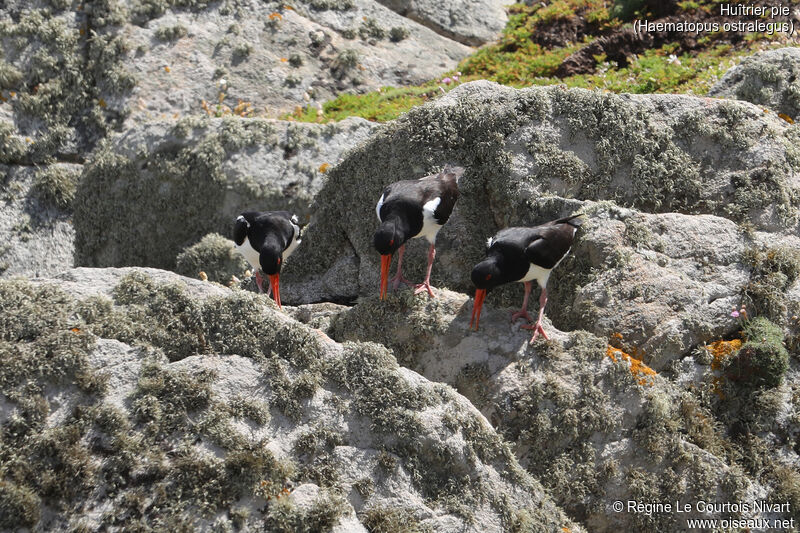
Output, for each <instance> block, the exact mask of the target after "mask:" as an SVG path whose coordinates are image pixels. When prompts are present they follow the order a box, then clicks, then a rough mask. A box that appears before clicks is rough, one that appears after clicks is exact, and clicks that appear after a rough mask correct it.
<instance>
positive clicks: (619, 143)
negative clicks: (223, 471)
mask: <svg viewBox="0 0 800 533" xmlns="http://www.w3.org/2000/svg"><path fill="white" fill-rule="evenodd" d="M447 162H453V163H456V164H460V165H462V166H464V167H465V168H466V169H467V171H466V172H465V174H464V176H463V177H462V178H461V181H460V185H459V186H460V189H461V197H460V199H459V201H458V203H457V205H456V207H455V210H454V213H453V216H452V217H451V218H450V220H449V221H448V223H447V225H446V226H445V227H444V228H443V229H442V230H441V232H440V233H439V236H438V238H437V257H436V263H435V265H434V269H433V281H434V284H438V285H443V286H447V287H449V288H452V289H456V290H460V291H468V290H470V289H471V288H472V284H471V281H470V280H469V273H470V271H471V269H472V267H473V266H474V265H475V264H476V263H477V262H478V261H479V260H480V258H481V257H482V255H483V253H484V246H483V244H484V243H485V242H486V239H487V238H488V237H489V236H491V235H493V234H494V233H495V232H496V231H498V230H499V229H501V228H504V227H508V226H515V225H534V224H539V223H542V222H545V221H547V220H552V219H555V218H558V217H560V216H565V215H568V214H571V213H573V212H576V211H578V210H579V209H581V207H582V206H583V204H582V203H581V201H584V200H592V201H598V200H607V201H613V202H615V203H616V204H618V205H621V206H627V207H631V208H635V209H636V210H638V211H640V212H643V213H647V212H651V213H668V212H680V213H684V214H686V215H700V214H708V215H715V216H718V217H723V218H727V219H729V220H731V221H733V222H736V223H739V224H744V225H750V226H752V227H754V228H755V229H756V230H760V231H764V232H768V233H773V234H781V235H793V234H796V231H797V223H798V198H799V197H800V196H799V195H798V192H799V191H798V187H799V186H800V181H799V180H800V133H798V130H797V128H795V127H793V126H791V125H789V124H788V123H787V122H785V121H783V120H781V119H780V118H778V117H777V116H775V115H771V114H765V113H764V112H763V111H762V110H761V109H760V108H758V107H756V106H754V105H752V104H749V103H744V102H733V101H718V100H712V99H706V98H697V97H692V96H677V95H614V94H607V93H602V92H600V91H587V90H582V89H573V90H567V89H564V88H562V87H547V88H530V89H523V90H515V89H511V88H507V87H502V86H500V85H497V84H493V83H490V82H473V83H467V84H464V85H462V86H460V87H458V88H456V89H454V90H453V91H451V92H449V93H447V95H445V96H443V97H442V98H440V99H438V100H436V101H435V102H432V103H429V104H427V105H425V106H422V107H419V108H416V109H413V110H411V111H410V112H409V113H407V114H406V115H405V116H403V117H401V118H400V119H398V120H396V121H394V122H392V123H390V124H388V125H387V126H386V127H385V128H383V129H382V130H380V131H379V132H377V133H376V134H375V135H373V136H372V137H371V138H370V139H369V140H368V141H367V142H366V143H364V144H362V145H361V146H359V147H358V148H357V149H356V150H354V151H352V152H351V153H350V154H349V155H348V157H347V158H346V159H345V161H343V162H342V163H341V164H340V165H339V166H337V167H336V168H335V169H334V170H333V171H332V172H330V175H329V179H328V181H327V182H326V184H325V186H324V187H323V188H322V190H321V191H320V193H319V194H318V195H317V197H316V200H315V209H314V214H313V219H312V221H311V224H310V225H309V227H308V230H307V234H306V236H305V239H304V243H306V244H308V243H311V242H313V243H315V244H314V246H301V247H300V248H299V249H298V250H297V252H295V255H294V256H293V257H292V259H293V263H292V267H291V268H288V267H287V270H286V273H285V274H286V283H287V291H286V301H287V302H311V301H316V300H319V299H331V298H332V297H336V296H338V297H339V298H350V299H353V298H356V297H357V296H358V295H366V294H373V293H374V291H375V288H376V287H377V283H378V282H377V278H378V273H379V262H378V254H377V253H375V251H374V249H373V247H372V235H373V233H374V230H375V226H376V224H375V222H374V221H371V213H372V212H373V211H374V206H375V203H376V201H377V198H378V197H379V196H380V192H381V190H382V189H383V188H384V187H385V186H386V185H387V184H389V183H391V182H393V181H397V180H400V179H410V178H413V177H421V176H424V175H426V174H429V173H430V172H431V171H433V170H435V169H438V168H441V167H442V166H443V165H444V164H445V163H447ZM376 169H380V172H376ZM342 205H348V206H350V208H348V209H347V210H342V208H341V206H342ZM589 218H590V219H591V217H589ZM702 220H711V219H700V218H698V221H702ZM730 227H731V228H732V227H733V225H731V226H730ZM700 228H702V222H698V229H700ZM702 238H704V237H702V236H700V237H698V239H702ZM417 241H419V240H417ZM425 247H426V244H425V243H423V242H412V243H410V245H409V246H408V247H407V253H406V260H405V262H404V271H407V272H408V275H409V276H410V277H411V279H415V278H418V277H420V276H421V275H422V270H423V268H424V264H425V261H424V253H425V250H424V249H425ZM579 259H581V260H585V259H586V258H585V257H580V258H579ZM346 262H349V264H353V265H356V264H357V265H358V276H359V277H358V286H357V290H354V289H356V287H355V285H353V284H352V283H351V284H349V285H345V284H342V285H341V286H340V287H339V288H338V289H347V290H348V291H350V292H347V293H340V294H338V295H337V294H332V291H331V290H330V288H329V289H321V288H320V287H319V284H320V283H321V282H320V280H323V279H325V278H326V276H330V275H331V274H330V273H332V272H333V271H334V269H336V270H337V271H338V269H339V268H340V265H342V264H343V263H346ZM290 283H295V284H296V285H293V287H296V288H294V289H293V288H290V286H289V284H290Z"/></svg>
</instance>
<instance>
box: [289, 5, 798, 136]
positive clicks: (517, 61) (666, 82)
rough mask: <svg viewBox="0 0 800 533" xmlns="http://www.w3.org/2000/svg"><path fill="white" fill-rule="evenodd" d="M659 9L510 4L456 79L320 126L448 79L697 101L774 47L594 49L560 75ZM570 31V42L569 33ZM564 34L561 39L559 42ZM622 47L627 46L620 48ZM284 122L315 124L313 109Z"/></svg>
mask: <svg viewBox="0 0 800 533" xmlns="http://www.w3.org/2000/svg"><path fill="white" fill-rule="evenodd" d="M662 4H663V3H662ZM717 4H718V2H716V0H700V1H698V2H685V3H679V4H678V5H677V7H676V8H675V10H676V11H675V13H676V14H678V15H679V16H680V17H683V18H685V19H687V20H690V19H691V17H692V16H693V15H694V14H695V13H698V12H707V13H710V12H712V11H713V10H714V8H715V6H716V5H717ZM656 5H657V3H656V4H654V3H653V2H646V1H645V0H617V1H616V2H614V3H613V5H610V6H609V3H608V2H604V1H602V0H553V1H551V2H547V3H545V2H533V3H524V4H523V3H518V4H513V5H511V6H510V7H509V21H508V24H507V25H506V28H505V29H504V31H503V35H502V37H501V38H500V39H499V41H498V42H496V43H493V44H489V45H487V46H484V47H481V48H480V49H478V50H477V51H476V52H475V53H474V54H472V55H471V56H469V57H468V58H466V59H464V60H463V61H462V63H461V64H460V65H459V66H458V68H457V69H455V70H454V71H452V72H450V73H446V74H444V75H442V77H441V78H440V79H438V80H432V81H430V82H428V83H425V84H422V85H419V86H412V87H400V88H390V87H383V88H381V89H380V90H378V91H372V92H368V93H365V94H361V95H357V96H356V95H349V94H342V95H340V96H338V97H337V98H335V99H334V100H331V101H329V102H326V103H325V104H324V106H323V108H324V110H325V120H326V121H330V120H334V121H335V120H341V119H343V118H346V117H348V116H360V117H363V118H366V119H368V120H376V121H381V122H383V121H387V120H392V119H395V118H397V117H399V116H400V115H401V114H403V113H405V112H406V111H408V110H409V109H410V108H412V107H415V106H418V105H421V104H423V103H425V102H426V101H428V100H429V99H432V98H434V97H436V96H438V95H439V94H441V92H442V91H443V90H444V91H446V90H448V89H450V88H452V87H453V85H450V84H447V83H442V82H441V80H442V79H445V78H447V77H450V78H451V79H453V77H454V76H456V78H458V81H457V82H456V83H459V82H460V83H463V82H466V81H474V80H478V79H487V80H491V81H495V82H498V83H501V84H504V85H510V86H512V87H518V88H519V87H528V86H531V85H553V84H563V85H565V86H567V87H583V88H599V89H603V90H607V91H612V92H626V93H693V94H699V95H702V94H705V93H706V92H707V91H708V89H710V88H711V86H712V85H713V83H715V82H716V81H717V80H718V79H719V78H720V77H721V76H722V74H724V73H725V71H726V70H728V68H730V67H731V66H733V65H734V64H735V63H736V62H738V61H739V60H740V59H741V58H742V57H744V56H747V55H750V54H752V53H753V51H754V50H755V49H761V48H763V47H765V46H771V45H770V44H765V40H766V39H767V38H768V37H767V36H766V35H760V34H751V35H747V37H746V38H745V39H743V40H741V41H740V42H737V44H736V45H733V44H731V43H730V42H728V41H727V40H726V36H725V34H724V33H723V32H718V33H711V34H706V35H700V36H699V39H698V41H699V43H698V44H699V45H700V46H695V47H693V48H694V49H692V50H691V51H681V50H682V49H681V43H680V42H678V41H675V42H665V43H659V44H657V45H656V46H655V47H653V48H650V49H644V50H635V51H632V52H630V53H627V52H624V51H622V52H621V54H622V56H621V57H622V58H624V59H619V58H618V59H616V60H614V59H609V58H608V57H607V55H606V54H605V53H603V52H602V49H600V48H598V53H597V54H594V55H593V57H592V55H591V54H589V57H592V58H593V64H592V65H591V66H590V67H589V68H587V69H586V70H587V71H586V72H583V73H580V74H569V73H568V72H561V70H560V67H561V66H562V63H563V62H564V60H565V59H567V57H569V56H570V55H571V54H574V53H576V52H578V51H579V50H581V49H583V48H585V47H590V46H592V45H593V44H594V45H595V46H597V44H596V43H597V42H598V39H599V38H600V37H601V36H603V35H607V34H608V33H609V32H614V31H621V30H623V29H624V28H626V27H627V26H629V24H626V22H627V21H630V20H631V19H633V18H634V17H636V18H648V19H649V20H653V19H654V18H657V17H654V16H653V11H654V9H653V8H652V7H651V6H656ZM570 28H573V31H574V34H570V33H568V31H569V29H570ZM574 28H577V29H574ZM395 30H398V28H392V29H391V30H390V31H389V36H390V38H391V39H392V40H399V39H398V38H399V37H400V33H399V32H396V31H395ZM561 31H564V32H566V33H565V34H564V35H561V34H560V33H559V32H561ZM359 32H360V34H361V36H362V38H367V37H372V38H379V39H380V38H383V37H384V32H385V30H383V29H382V28H377V27H376V26H375V25H374V24H371V21H370V20H367V21H366V22H364V23H363V24H362V26H361V27H360V28H359ZM781 44H783V43H781ZM779 45H780V44H777V46H779ZM784 45H785V44H784ZM619 46H620V47H622V46H627V44H625V43H624V42H621V43H620V45H619ZM456 72H458V75H456V74H455V73H456ZM440 87H441V89H440ZM793 90H794V91H795V92H796V89H793V88H791V87H787V88H786V91H789V93H791V91H793ZM789 93H787V94H788V95H789V96H788V97H789V98H794V99H795V100H796V101H798V102H800V100H798V97H797V96H796V95H795V94H794V93H791V94H789ZM795 100H792V101H795ZM287 118H290V119H291V118H294V119H297V120H304V121H317V116H316V113H315V110H314V109H306V110H304V112H303V113H302V114H300V115H292V116H290V117H287Z"/></svg>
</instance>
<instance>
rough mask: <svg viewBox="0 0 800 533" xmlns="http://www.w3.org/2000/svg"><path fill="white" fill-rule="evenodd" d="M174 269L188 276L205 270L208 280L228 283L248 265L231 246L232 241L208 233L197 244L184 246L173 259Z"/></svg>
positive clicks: (196, 274)
mask: <svg viewBox="0 0 800 533" xmlns="http://www.w3.org/2000/svg"><path fill="white" fill-rule="evenodd" d="M175 263H176V265H175V271H176V272H177V273H178V274H182V275H184V276H188V277H198V275H199V273H200V272H205V273H206V275H207V276H208V280H209V281H216V282H217V283H222V284H228V283H230V282H231V279H232V278H233V277H234V276H243V275H244V271H245V270H247V268H248V265H247V262H246V261H245V259H244V258H243V257H242V255H241V254H239V253H238V252H237V251H236V250H235V249H234V248H233V242H232V241H231V240H230V239H226V238H225V237H223V236H222V235H220V234H218V233H209V234H208V235H206V236H205V237H203V238H202V239H201V240H200V241H199V242H198V243H197V244H194V245H192V246H190V247H188V248H186V249H185V250H184V251H183V252H181V253H180V254H178V257H177V258H176V260H175Z"/></svg>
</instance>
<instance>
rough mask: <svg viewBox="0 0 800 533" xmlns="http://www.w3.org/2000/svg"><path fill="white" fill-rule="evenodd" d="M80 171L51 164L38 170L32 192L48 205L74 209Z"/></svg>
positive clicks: (64, 209) (69, 209)
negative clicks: (73, 203) (73, 204)
mask: <svg viewBox="0 0 800 533" xmlns="http://www.w3.org/2000/svg"><path fill="white" fill-rule="evenodd" d="M79 177H80V171H79V170H77V169H75V168H69V167H65V166H60V165H49V166H46V167H43V168H41V169H40V170H37V171H36V176H35V178H34V180H33V186H32V189H31V192H32V194H33V195H34V196H36V197H37V198H38V199H39V200H40V201H42V202H43V203H44V204H45V205H46V206H52V207H55V208H57V209H61V210H63V211H72V202H73V201H74V200H75V190H76V189H77V188H78V179H79Z"/></svg>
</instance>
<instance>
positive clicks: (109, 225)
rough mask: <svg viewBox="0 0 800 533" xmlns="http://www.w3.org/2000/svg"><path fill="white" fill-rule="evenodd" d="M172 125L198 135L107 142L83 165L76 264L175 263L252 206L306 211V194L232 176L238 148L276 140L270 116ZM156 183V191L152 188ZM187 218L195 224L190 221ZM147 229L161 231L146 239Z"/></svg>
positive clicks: (226, 229)
mask: <svg viewBox="0 0 800 533" xmlns="http://www.w3.org/2000/svg"><path fill="white" fill-rule="evenodd" d="M297 128H298V129H301V130H304V129H307V128H305V127H303V126H298V127H297ZM173 132H174V133H175V134H176V135H177V136H179V137H184V138H186V136H187V135H189V133H192V135H193V136H192V137H191V138H187V140H186V141H184V142H183V143H180V144H177V145H176V144H174V143H167V144H165V145H160V146H156V147H154V148H153V151H152V152H147V151H145V152H141V153H137V155H135V156H131V157H128V156H124V155H120V154H118V153H117V149H116V148H115V147H113V146H112V145H110V144H104V145H103V146H102V147H100V148H99V149H98V151H97V152H96V153H95V154H94V157H93V158H92V160H91V161H90V162H89V163H88V164H86V165H85V166H84V173H83V176H82V179H81V183H80V185H79V187H78V191H77V193H76V201H75V204H76V208H75V216H74V224H75V230H76V238H75V239H76V242H75V245H76V260H77V262H78V264H81V265H87V266H100V265H102V266H124V265H132V264H136V265H142V264H146V265H149V266H156V267H160V268H167V269H172V268H174V267H175V261H176V255H177V253H178V252H179V251H180V250H184V249H185V248H187V247H189V246H191V245H193V244H195V243H197V242H198V241H199V240H200V239H201V238H202V237H204V236H205V235H207V234H209V233H213V232H216V233H220V234H223V235H227V234H228V233H229V232H230V230H231V225H232V222H233V219H234V218H235V217H236V214H238V213H240V212H241V211H244V210H245V209H248V208H250V209H252V207H253V205H258V206H259V208H260V209H264V210H272V209H287V210H290V211H293V212H295V213H297V214H298V215H299V216H304V215H305V214H306V213H307V212H308V199H309V198H308V196H307V194H305V193H302V192H301V193H297V194H293V195H292V196H291V198H289V199H287V198H286V195H285V194H284V191H283V190H277V189H275V188H274V187H273V186H271V185H269V184H262V183H259V182H257V181H256V180H255V179H254V178H253V177H250V176H241V177H237V178H236V179H233V178H229V177H228V176H227V174H226V172H225V170H224V166H225V164H226V161H228V160H229V159H230V158H231V157H232V156H233V155H234V154H235V153H237V152H240V151H243V150H245V149H247V148H248V147H251V146H257V145H270V146H272V145H276V144H278V140H277V136H276V135H275V132H274V127H273V126H272V124H271V123H270V122H269V121H266V120H259V119H248V120H243V119H241V118H225V119H220V120H213V121H206V120H202V121H200V120H188V119H187V120H183V121H180V122H178V124H176V126H175V128H174V129H173ZM281 148H283V146H281ZM154 190H157V191H159V194H152V191H154ZM221 205H225V206H226V208H225V210H221V209H220V206H221ZM120 206H125V209H128V210H130V213H129V215H127V216H120V209H121V207H120ZM199 214H202V216H200V215H199ZM187 219H191V220H194V221H195V223H193V224H186V223H185V221H186V220H187ZM167 228H168V229H167ZM108 232H115V233H116V234H117V235H118V236H119V239H115V240H114V241H109V240H108V239H107V238H106V235H107V233H108ZM149 232H150V233H149ZM148 233H149V234H152V235H158V236H159V238H158V239H142V238H141V236H142V235H145V234H148ZM145 241H147V242H145ZM121 243H124V246H123V245H122V244H121ZM195 274H196V272H195V273H194V274H193V275H195ZM226 281H227V280H226Z"/></svg>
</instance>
